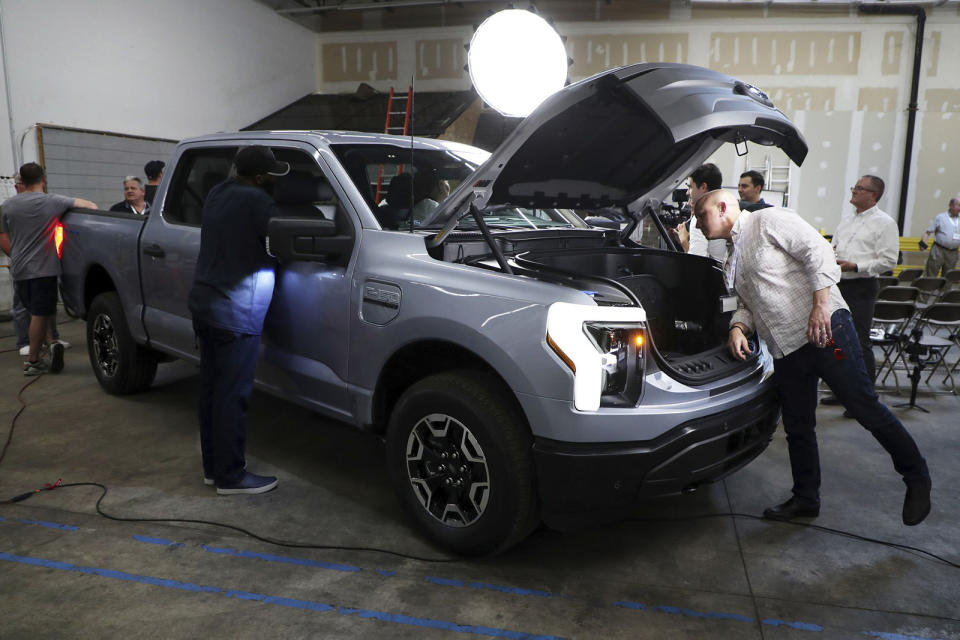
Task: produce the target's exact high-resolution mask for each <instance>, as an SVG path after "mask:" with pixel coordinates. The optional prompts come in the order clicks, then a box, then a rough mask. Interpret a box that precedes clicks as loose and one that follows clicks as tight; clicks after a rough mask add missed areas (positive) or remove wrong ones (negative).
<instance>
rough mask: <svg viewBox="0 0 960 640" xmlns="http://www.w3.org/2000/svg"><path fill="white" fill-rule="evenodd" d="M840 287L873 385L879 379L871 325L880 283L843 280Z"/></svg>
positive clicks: (872, 279)
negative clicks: (871, 338) (871, 337)
mask: <svg viewBox="0 0 960 640" xmlns="http://www.w3.org/2000/svg"><path fill="white" fill-rule="evenodd" d="M838 286H839V287H840V293H841V294H842V295H843V299H844V300H846V301H847V306H849V307H850V315H851V316H853V327H854V328H855V329H856V330H857V339H858V340H859V341H860V350H861V351H862V352H863V363H864V364H865V365H866V367H867V375H868V376H870V384H873V381H874V380H876V379H877V361H876V360H875V359H874V357H873V344H872V343H871V342H870V325H872V324H873V308H874V306H876V303H877V294H878V293H879V292H880V281H879V280H877V279H876V278H851V279H850V280H841V281H840V284H839V285H838Z"/></svg>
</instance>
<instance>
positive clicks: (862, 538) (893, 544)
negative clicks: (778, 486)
mask: <svg viewBox="0 0 960 640" xmlns="http://www.w3.org/2000/svg"><path fill="white" fill-rule="evenodd" d="M707 518H747V519H750V520H761V521H763V522H766V523H768V524H769V523H776V524H789V525H792V526H794V527H803V528H806V529H816V530H817V531H823V532H824V533H830V534H833V535H835V536H841V537H844V538H850V539H852V540H860V541H861V542H871V543H873V544H879V545H882V546H884V547H890V548H892V549H899V550H901V551H910V552H912V553H917V554H920V555H921V556H927V557H929V558H931V559H933V560H935V561H936V562H942V563H943V564H945V565H947V566H949V567H953V568H954V569H960V564H958V563H956V562H952V561H950V560H947V559H946V558H944V557H942V556H938V555H937V554H935V553H933V552H931V551H927V550H926V549H921V548H919V547H911V546H910V545H908V544H900V543H899V542H889V541H887V540H880V539H877V538H871V537H869V536H862V535H860V534H858V533H850V532H849V531H844V530H842V529H831V528H830V527H824V526H822V525H819V524H813V523H810V522H795V521H793V520H771V519H770V518H764V517H763V516H756V515H753V514H752V513H737V512H730V513H704V514H699V515H695V516H682V517H678V518H630V521H631V522H687V521H690V520H705V519H707Z"/></svg>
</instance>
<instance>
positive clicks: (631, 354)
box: [546, 302, 647, 411]
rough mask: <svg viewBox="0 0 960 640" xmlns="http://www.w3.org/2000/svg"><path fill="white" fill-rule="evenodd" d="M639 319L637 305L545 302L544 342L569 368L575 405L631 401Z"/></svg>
mask: <svg viewBox="0 0 960 640" xmlns="http://www.w3.org/2000/svg"><path fill="white" fill-rule="evenodd" d="M645 321H646V313H645V312H644V311H643V309H640V308H638V307H597V306H588V305H576V304H570V303H566V302H556V303H554V304H552V305H550V309H549V310H548V312H547V336H546V343H547V345H548V346H549V347H550V349H551V350H552V351H553V352H554V353H555V354H556V355H557V356H558V357H559V358H560V360H561V361H562V362H563V363H564V364H565V365H566V366H567V367H569V368H570V370H571V371H572V372H573V376H574V382H573V402H574V406H575V407H576V408H577V409H579V410H580V411H595V410H597V409H599V408H600V407H601V406H634V405H635V404H636V403H637V401H638V400H639V398H640V392H641V390H642V385H643V358H644V352H645V344H644V343H645V341H646V340H647V334H646V324H645Z"/></svg>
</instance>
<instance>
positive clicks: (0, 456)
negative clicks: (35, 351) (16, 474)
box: [0, 376, 41, 504]
mask: <svg viewBox="0 0 960 640" xmlns="http://www.w3.org/2000/svg"><path fill="white" fill-rule="evenodd" d="M40 378H41V376H37V377H35V378H34V379H33V380H31V381H30V382H27V383H26V384H24V385H23V386H22V387H20V391H18V392H17V400H19V401H20V409H19V410H18V411H17V412H16V413H15V414H14V416H13V419H12V420H11V421H10V433H8V434H7V441H6V442H4V443H3V449H0V464H2V463H3V458H4V456H6V455H7V449H8V448H9V447H10V442H11V441H12V440H13V430H14V429H16V427H17V418H19V417H20V414H21V413H23V412H24V411H25V410H26V408H27V403H26V402H24V400H23V392H24V390H25V389H26V388H27V387H29V386H30V385H32V384H33V383H34V382H36V381H37V380H39V379H40ZM0 504H3V503H2V502H0Z"/></svg>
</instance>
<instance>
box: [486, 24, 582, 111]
mask: <svg viewBox="0 0 960 640" xmlns="http://www.w3.org/2000/svg"><path fill="white" fill-rule="evenodd" d="M467 64H468V68H469V71H470V79H471V80H472V81H473V86H474V87H475V88H476V89H477V93H479V94H480V97H481V98H483V100H484V102H486V103H487V104H489V105H490V106H491V107H493V108H494V109H496V110H497V111H499V112H500V113H502V114H503V115H505V116H515V117H525V116H527V115H528V114H529V113H530V112H531V111H533V110H534V109H535V108H536V107H537V105H539V104H540V103H541V102H543V101H544V99H546V98H547V96H549V95H551V94H552V93H554V92H555V91H557V90H559V89H562V88H563V85H564V83H565V82H566V79H567V51H566V49H565V48H564V46H563V42H562V41H561V40H560V36H559V35H558V34H557V32H556V31H554V29H553V27H551V26H550V25H549V24H548V23H547V21H546V20H544V19H543V18H541V17H540V16H538V15H536V14H534V13H531V12H529V11H523V10H520V9H509V10H506V11H500V12H498V13H495V14H493V15H492V16H490V17H489V18H487V19H486V20H484V21H483V23H482V24H481V25H480V26H479V27H478V28H477V31H476V33H474V34H473V39H472V40H471V41H470V51H469V54H468V57H467Z"/></svg>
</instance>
